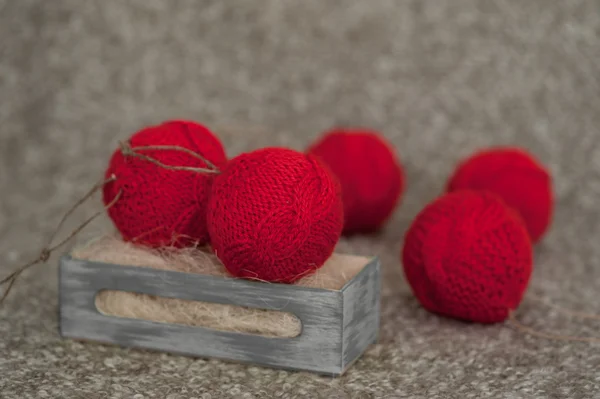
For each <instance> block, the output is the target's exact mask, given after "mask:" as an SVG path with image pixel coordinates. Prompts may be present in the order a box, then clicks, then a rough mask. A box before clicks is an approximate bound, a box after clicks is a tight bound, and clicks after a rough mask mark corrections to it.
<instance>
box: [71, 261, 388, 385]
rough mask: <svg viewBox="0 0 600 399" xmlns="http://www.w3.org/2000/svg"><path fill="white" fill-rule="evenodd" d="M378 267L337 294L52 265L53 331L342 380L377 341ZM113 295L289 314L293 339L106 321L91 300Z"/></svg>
mask: <svg viewBox="0 0 600 399" xmlns="http://www.w3.org/2000/svg"><path fill="white" fill-rule="evenodd" d="M380 280H381V277H380V263H379V260H378V258H376V257H375V258H372V259H370V260H369V261H368V262H367V264H366V265H365V267H364V268H362V270H361V271H360V272H359V273H358V274H356V275H355V276H354V277H353V278H352V279H351V280H350V281H348V282H347V283H346V284H345V285H344V286H343V288H341V289H340V290H327V289H318V288H310V287H302V286H295V285H286V284H269V283H262V282H254V281H247V280H241V279H234V278H229V277H219V276H210V275H201V274H192V273H182V272H176V271H165V270H156V269H151V268H145V267H134V266H123V265H112V264H106V263H98V262H93V261H88V260H78V259H74V258H72V257H71V256H70V255H67V256H64V257H63V258H62V259H61V261H60V332H61V335H62V336H63V337H65V338H73V339H80V340H89V341H97V342H103V343H110V344H116V345H121V346H126V347H138V348H146V349H151V350H159V351H166V352H171V353H175V354H183V355H188V356H194V357H206V358H219V359H223V360H230V361H235V362H243V363H249V364H256V365H261V366H267V367H274V368H283V369H290V370H303V371H311V372H316V373H319V374H326V375H330V376H339V375H341V374H343V373H344V372H345V371H346V370H347V369H348V367H349V366H350V365H351V364H352V363H353V362H354V361H355V360H356V359H357V358H359V357H360V355H361V354H362V353H363V352H364V351H365V349H366V348H367V347H368V346H369V345H370V344H372V343H374V342H375V341H376V340H377V336H378V331H379V317H380V304H379V293H380V284H381V282H380ZM102 290H119V291H126V292H135V293H141V294H147V295H155V296H160V297H166V298H179V299H184V300H192V301H203V302H210V303H218V304H231V305H236V306H244V307H250V308H259V309H267V310H278V311H285V312H290V313H293V314H294V315H295V316H296V317H298V319H299V320H300V322H301V332H300V335H298V336H296V337H293V338H280V337H265V336H260V335H253V334H246V333H239V332H231V331H219V330H215V329H210V328H204V327H191V326H185V325H175V324H167V323H159V322H154V321H149V320H140V319H131V318H123V317H114V316H107V315H105V314H102V313H100V312H99V311H98V310H97V308H96V305H95V298H96V295H97V293H98V292H100V291H102Z"/></svg>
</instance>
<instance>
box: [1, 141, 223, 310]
mask: <svg viewBox="0 0 600 399" xmlns="http://www.w3.org/2000/svg"><path fill="white" fill-rule="evenodd" d="M119 149H120V150H121V153H122V154H123V155H124V156H126V157H133V158H138V159H142V160H145V161H147V162H150V163H152V164H154V165H157V166H159V167H161V168H164V169H168V170H179V171H190V172H196V173H202V174H219V173H221V171H220V170H219V168H217V166H215V164H213V163H212V162H210V161H209V160H208V159H206V157H204V156H202V155H201V154H198V153H196V152H194V151H192V150H190V149H188V148H185V147H180V146H175V145H155V146H141V147H135V148H132V147H131V145H130V143H129V142H125V141H120V142H119ZM154 150H157V151H181V152H184V153H186V154H189V155H191V156H193V157H195V158H197V159H199V160H201V161H202V162H204V163H205V164H206V165H207V166H208V167H207V168H196V167H191V166H172V165H165V164H164V163H162V162H160V161H159V160H157V159H155V158H152V157H150V156H148V155H145V154H141V153H140V152H139V151H154ZM115 180H117V176H115V175H114V174H113V175H112V176H110V177H109V178H108V179H104V180H102V181H101V182H99V183H96V184H95V185H94V186H93V187H92V188H91V189H90V191H88V192H87V193H86V194H85V195H84V196H83V197H81V198H80V199H79V200H78V201H77V202H76V203H75V204H74V205H73V206H71V208H70V209H69V210H68V211H67V212H66V213H65V214H64V216H63V217H62V219H61V220H60V222H59V223H58V226H57V227H56V229H55V230H54V232H53V233H52V235H51V236H50V238H49V239H48V242H47V244H46V245H45V246H44V247H43V248H42V249H41V251H40V254H39V255H38V257H37V258H35V259H33V260H32V261H30V262H28V263H26V264H24V265H22V266H20V267H18V268H16V269H15V270H14V271H13V272H12V273H10V274H9V275H8V276H6V277H5V278H3V279H2V280H0V286H3V285H5V284H6V285H7V286H6V289H5V290H4V293H3V294H2V297H0V306H1V305H2V304H3V303H4V300H5V299H6V297H7V296H8V294H9V293H10V291H11V290H12V288H13V287H14V285H15V282H16V281H17V279H18V278H19V276H20V275H21V274H22V273H23V272H24V271H25V270H27V269H29V268H30V267H32V266H34V265H37V264H40V263H46V262H48V260H49V259H50V256H52V253H53V252H54V251H56V250H57V249H59V248H61V247H62V246H63V245H65V244H66V243H67V242H69V241H70V240H71V239H72V238H74V237H75V236H76V235H77V234H79V232H80V231H81V230H83V229H84V228H85V227H86V226H87V225H88V224H90V223H91V222H92V221H93V220H94V219H96V218H97V217H98V216H100V215H101V214H103V213H104V212H105V211H107V210H108V209H110V208H111V207H112V206H113V205H115V204H116V203H117V201H119V199H120V198H121V195H122V194H123V190H122V189H120V190H119V191H118V192H117V195H115V197H114V198H113V199H112V200H111V201H110V203H108V204H107V205H106V206H105V207H104V208H103V209H102V210H101V211H98V212H96V213H95V214H94V215H93V216H91V217H90V218H88V219H87V220H86V221H84V222H83V223H82V224H80V225H79V226H78V227H77V228H76V229H75V230H73V231H72V232H71V233H70V234H69V235H68V236H67V237H66V238H65V239H63V240H62V241H60V242H59V243H58V244H55V245H52V242H53V241H54V239H55V238H56V235H57V234H58V232H59V231H60V229H61V227H62V226H63V225H64V223H65V222H66V220H67V219H68V217H69V216H70V215H71V214H72V213H73V212H74V211H75V210H76V209H77V208H78V207H79V206H80V205H82V204H83V203H84V202H86V201H87V200H88V199H89V198H90V197H92V196H93V195H94V194H95V193H96V192H97V191H98V190H100V189H101V188H102V187H104V186H105V185H106V184H108V183H111V182H114V181H115Z"/></svg>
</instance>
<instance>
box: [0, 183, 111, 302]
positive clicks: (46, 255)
mask: <svg viewBox="0 0 600 399" xmlns="http://www.w3.org/2000/svg"><path fill="white" fill-rule="evenodd" d="M116 179H117V178H116V176H114V175H113V176H111V177H109V178H108V179H105V180H102V181H101V182H99V183H97V184H95V185H94V186H93V187H92V188H91V189H90V191H88V192H87V194H85V195H84V196H83V197H81V199H79V201H77V202H76V203H75V204H74V205H73V206H72V207H71V208H70V209H69V210H68V211H67V213H65V215H64V216H63V217H62V219H61V220H60V222H59V223H58V226H57V227H56V229H55V230H54V232H53V233H52V235H51V236H50V238H49V239H48V242H47V244H46V245H45V246H44V247H43V248H42V249H41V251H40V254H39V255H38V257H37V258H35V259H33V260H32V261H30V262H28V263H26V264H24V265H22V266H20V267H18V268H17V269H15V270H14V271H13V272H12V273H10V274H9V275H8V276H6V277H5V278H3V279H2V280H0V286H2V285H4V284H8V285H7V287H6V289H5V290H4V294H2V297H0V305H2V304H3V303H4V300H5V299H6V297H7V296H8V294H9V293H10V291H11V290H12V288H13V287H14V285H15V282H16V281H17V279H18V278H19V276H20V275H21V274H22V273H23V272H24V271H25V270H27V269H29V268H30V267H32V266H34V265H37V264H39V263H46V262H48V260H49V259H50V256H51V255H52V253H53V252H54V251H56V250H57V249H59V248H61V247H62V246H63V245H65V244H66V243H67V242H69V241H70V240H71V239H72V238H73V237H75V236H76V235H77V234H78V233H79V232H80V231H81V230H83V229H84V228H85V227H86V226H87V225H88V224H90V223H91V222H92V221H93V220H94V219H96V218H97V217H98V216H100V215H101V214H102V213H104V211H106V210H108V209H109V208H110V207H112V206H113V205H114V204H115V203H116V202H117V201H118V200H119V198H120V197H121V194H122V191H119V192H118V193H117V195H116V196H115V198H114V199H113V200H112V201H111V202H110V203H109V204H107V205H106V206H105V207H104V209H103V210H102V211H98V212H96V213H95V214H94V215H92V216H91V217H89V218H88V219H87V220H86V221H84V222H83V223H82V224H80V225H79V226H78V227H77V228H76V229H75V230H73V231H72V232H71V233H70V234H69V235H68V236H67V237H66V238H64V239H63V240H62V241H60V242H59V243H57V244H54V245H52V242H53V241H54V238H55V237H56V235H57V234H58V232H59V231H60V229H61V227H62V226H63V224H64V223H65V222H66V220H67V219H68V217H69V216H70V215H71V214H72V213H73V212H74V211H75V210H76V209H77V208H78V207H79V206H80V205H81V204H83V203H84V202H85V201H86V200H87V199H88V198H90V197H91V196H92V195H94V194H95V193H96V192H97V191H98V190H99V189H101V188H102V187H103V186H104V185H105V184H107V183H110V182H113V181H115V180H116Z"/></svg>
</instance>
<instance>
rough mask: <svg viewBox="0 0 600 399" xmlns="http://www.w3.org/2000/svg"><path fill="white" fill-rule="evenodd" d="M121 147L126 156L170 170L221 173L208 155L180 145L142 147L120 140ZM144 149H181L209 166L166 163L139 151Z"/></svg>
mask: <svg viewBox="0 0 600 399" xmlns="http://www.w3.org/2000/svg"><path fill="white" fill-rule="evenodd" d="M119 148H120V149H121V153H122V154H123V155H124V156H126V157H127V156H130V157H134V158H139V159H142V160H144V161H148V162H150V163H152V164H154V165H156V166H159V167H161V168H164V169H168V170H179V171H189V172H195V173H202V174H219V173H221V171H220V170H219V168H217V167H216V166H215V165H214V164H213V163H212V162H210V161H209V160H208V159H206V157H204V156H202V155H200V154H198V153H196V152H194V151H192V150H190V149H188V148H185V147H180V146H177V145H148V146H140V147H135V148H132V147H131V145H130V144H129V143H128V142H125V141H119ZM144 150H146V151H152V150H170V151H181V152H184V153H186V154H189V155H191V156H193V157H195V158H197V159H199V160H201V161H202V162H204V163H205V164H206V165H207V166H208V168H198V167H193V166H173V165H166V164H164V163H162V162H160V161H159V160H158V159H155V158H152V157H150V156H148V155H145V154H142V153H140V152H139V151H144Z"/></svg>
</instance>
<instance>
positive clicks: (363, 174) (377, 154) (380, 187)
mask: <svg viewBox="0 0 600 399" xmlns="http://www.w3.org/2000/svg"><path fill="white" fill-rule="evenodd" d="M307 152H308V153H309V154H313V155H316V156H318V157H319V158H320V159H321V160H322V161H323V162H324V163H326V164H327V165H328V166H329V167H330V169H331V170H332V171H333V173H334V174H335V175H336V176H337V177H338V179H339V181H340V183H341V186H342V197H343V201H344V230H343V234H345V235H351V234H356V233H370V232H374V231H377V230H379V229H380V228H381V227H382V226H383V224H384V223H385V222H386V221H387V219H388V218H389V217H390V215H391V214H392V213H393V211H394V209H395V208H396V206H397V204H398V202H399V200H400V196H401V195H402V192H403V190H404V174H403V170H402V166H401V164H400V161H399V158H398V156H397V155H396V153H395V151H394V149H393V147H392V146H391V145H390V144H389V143H388V142H387V141H386V140H385V139H384V138H383V137H382V136H381V135H380V134H378V133H377V132H374V131H371V130H365V129H334V130H330V131H328V132H326V133H325V134H324V135H323V136H322V137H321V138H320V139H319V140H318V141H317V142H315V143H314V144H313V145H312V146H310V147H309V148H308V150H307Z"/></svg>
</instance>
